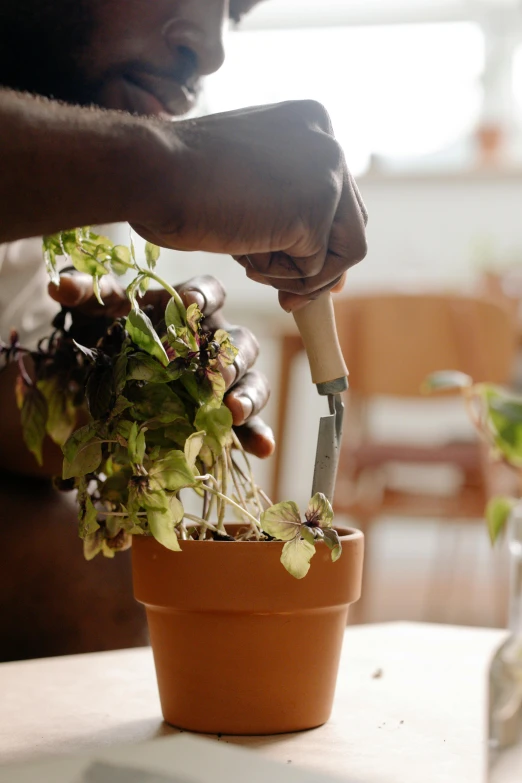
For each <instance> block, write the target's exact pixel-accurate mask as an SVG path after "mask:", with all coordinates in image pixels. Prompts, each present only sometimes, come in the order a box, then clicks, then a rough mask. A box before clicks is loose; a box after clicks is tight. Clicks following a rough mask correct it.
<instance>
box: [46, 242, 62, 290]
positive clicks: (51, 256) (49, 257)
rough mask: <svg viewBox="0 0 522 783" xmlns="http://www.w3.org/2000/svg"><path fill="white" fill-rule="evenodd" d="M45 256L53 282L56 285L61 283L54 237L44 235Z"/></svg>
mask: <svg viewBox="0 0 522 783" xmlns="http://www.w3.org/2000/svg"><path fill="white" fill-rule="evenodd" d="M43 256H44V261H45V268H46V270H47V274H48V275H49V279H50V280H51V283H54V285H56V286H59V285H60V275H59V273H58V264H57V261H56V251H55V246H54V242H53V238H52V237H44V239H43Z"/></svg>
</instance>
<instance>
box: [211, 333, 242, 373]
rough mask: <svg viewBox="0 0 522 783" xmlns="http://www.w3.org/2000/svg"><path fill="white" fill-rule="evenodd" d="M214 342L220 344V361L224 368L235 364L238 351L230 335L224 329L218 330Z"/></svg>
mask: <svg viewBox="0 0 522 783" xmlns="http://www.w3.org/2000/svg"><path fill="white" fill-rule="evenodd" d="M214 340H215V342H217V343H218V344H219V360H220V362H221V365H222V366H223V367H228V365H230V364H233V363H234V360H235V358H236V356H237V354H238V350H237V348H236V346H235V345H233V344H232V342H231V340H230V335H229V333H228V332H226V331H225V330H224V329H218V330H217V331H216V333H215V334H214Z"/></svg>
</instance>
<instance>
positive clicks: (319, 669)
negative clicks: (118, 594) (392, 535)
mask: <svg viewBox="0 0 522 783" xmlns="http://www.w3.org/2000/svg"><path fill="white" fill-rule="evenodd" d="M234 527H235V528H237V527H238V526H237V525H235V526H234V525H229V526H228V528H229V531H230V530H232V529H233V528H234ZM339 533H341V534H342V544H343V554H342V557H341V558H340V559H339V560H338V561H337V563H332V562H331V560H330V553H329V551H328V550H327V548H326V546H325V545H324V544H320V545H318V546H317V553H316V554H315V556H314V557H313V558H312V563H311V568H310V571H309V573H308V575H307V576H306V577H305V578H304V579H301V580H297V579H294V577H292V576H290V574H288V573H287V572H286V571H285V569H284V568H283V566H282V565H281V563H280V562H279V558H280V556H281V549H282V546H283V544H282V543H279V542H275V541H274V542H255V541H254V542H230V541H220V542H216V541H206V542H200V541H186V542H183V544H182V549H183V551H182V552H180V553H176V552H170V551H169V550H167V549H165V548H164V547H162V546H161V545H159V544H158V543H157V542H156V541H155V540H154V539H153V538H149V537H141V536H136V537H135V538H134V542H133V555H132V560H133V573H134V595H135V597H136V599H137V600H138V601H140V602H141V603H143V604H145V607H146V610H147V619H148V624H149V632H150V639H151V644H152V648H153V652H154V661H155V665H156V674H157V678H158V687H159V692H160V699H161V706H162V711H163V716H164V718H165V720H166V721H167V723H170V724H172V725H173V726H177V727H179V728H183V729H187V730H190V731H197V732H203V733H209V734H278V733H283V732H289V731H299V730H301V729H309V728H313V727H315V726H320V725H321V724H323V723H325V721H327V720H328V718H329V716H330V712H331V709H332V702H333V696H334V690H335V683H336V679H337V669H338V665H339V657H340V654H341V646H342V642H343V635H344V631H345V627H346V622H347V617H348V607H349V605H350V604H351V603H353V602H354V601H357V599H358V598H359V596H360V593H361V578H362V564H363V553H364V539H363V535H362V533H361V532H360V531H358V530H348V529H342V530H341V529H339Z"/></svg>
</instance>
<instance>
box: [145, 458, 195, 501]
mask: <svg viewBox="0 0 522 783" xmlns="http://www.w3.org/2000/svg"><path fill="white" fill-rule="evenodd" d="M149 481H150V486H151V488H152V489H167V490H169V491H170V492H178V490H180V489H183V488H184V487H193V486H194V484H195V483H196V482H195V481H194V474H193V472H192V470H191V469H190V466H189V464H188V462H187V459H186V457H185V455H184V453H183V452H182V451H171V452H170V454H169V455H168V457H165V458H164V459H160V460H158V461H157V462H155V463H154V465H153V466H152V467H151V468H150V470H149Z"/></svg>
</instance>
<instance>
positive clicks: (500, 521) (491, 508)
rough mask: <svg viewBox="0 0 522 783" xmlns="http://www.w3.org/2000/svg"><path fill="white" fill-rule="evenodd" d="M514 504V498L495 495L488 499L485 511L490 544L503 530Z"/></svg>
mask: <svg viewBox="0 0 522 783" xmlns="http://www.w3.org/2000/svg"><path fill="white" fill-rule="evenodd" d="M515 506H516V500H515V499H514V498H506V497H496V498H491V500H490V501H489V503H488V505H487V506H486V512H485V513H486V521H487V523H488V532H489V537H490V539H491V543H492V544H494V543H495V542H496V540H497V538H498V537H499V535H500V534H501V533H503V532H504V529H505V527H506V524H507V522H508V520H509V517H510V516H511V513H512V511H513V509H514V508H515Z"/></svg>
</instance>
